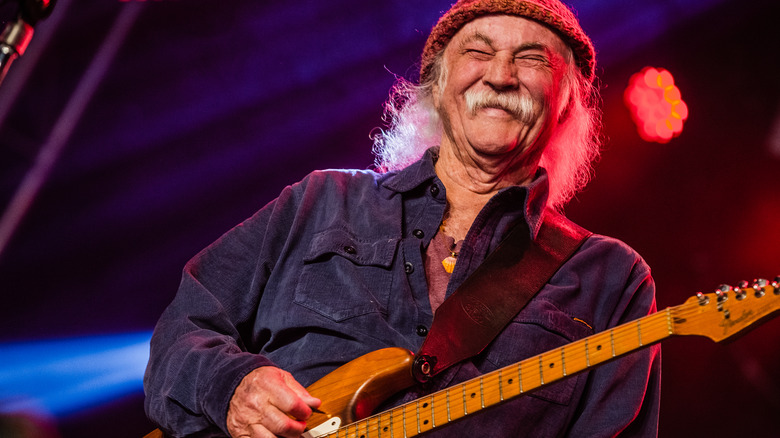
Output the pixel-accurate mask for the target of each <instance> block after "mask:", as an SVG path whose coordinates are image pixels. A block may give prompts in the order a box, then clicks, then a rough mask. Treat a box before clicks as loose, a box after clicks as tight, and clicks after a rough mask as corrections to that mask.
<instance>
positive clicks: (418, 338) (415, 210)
mask: <svg viewBox="0 0 780 438" xmlns="http://www.w3.org/2000/svg"><path fill="white" fill-rule="evenodd" d="M420 189H424V192H422V191H421V190H420ZM406 196H407V197H408V199H406V200H405V213H404V216H405V218H404V220H405V222H406V223H405V228H404V238H403V241H402V242H403V243H402V247H403V257H404V271H405V272H406V277H407V281H408V285H409V288H410V289H411V292H412V296H413V297H414V301H415V305H416V307H417V315H418V317H417V320H416V321H414V323H415V325H414V327H410V333H408V334H407V336H408V337H409V338H414V339H413V340H412V342H413V343H414V344H416V345H417V346H418V347H419V345H422V341H423V340H424V339H425V336H427V334H428V329H429V328H430V326H431V322H432V321H433V313H432V312H431V304H430V300H429V298H428V282H427V280H426V277H425V265H424V261H423V260H424V259H423V255H424V251H425V248H427V247H428V245H429V244H430V242H431V239H432V238H433V236H434V235H435V234H436V231H437V230H438V228H439V224H440V223H441V220H442V218H443V216H444V208H445V205H446V194H445V190H444V186H443V185H442V184H441V182H440V181H439V180H438V178H434V179H433V180H431V181H430V182H428V183H427V184H426V185H425V186H424V187H420V188H418V190H414V191H412V192H410V193H407V194H406Z"/></svg>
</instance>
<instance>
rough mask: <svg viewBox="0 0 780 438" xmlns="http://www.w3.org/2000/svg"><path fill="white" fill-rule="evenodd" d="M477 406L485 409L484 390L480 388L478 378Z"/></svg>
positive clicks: (480, 381) (480, 383)
mask: <svg viewBox="0 0 780 438" xmlns="http://www.w3.org/2000/svg"><path fill="white" fill-rule="evenodd" d="M479 405H480V406H481V407H482V409H485V389H484V388H483V387H482V377H480V378H479Z"/></svg>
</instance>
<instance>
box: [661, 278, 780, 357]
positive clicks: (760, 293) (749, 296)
mask: <svg viewBox="0 0 780 438" xmlns="http://www.w3.org/2000/svg"><path fill="white" fill-rule="evenodd" d="M670 310H671V314H672V318H673V319H672V321H673V326H674V334H677V335H699V336H706V337H708V338H710V339H712V340H713V341H715V342H719V341H722V340H724V339H728V338H730V337H732V336H734V335H736V334H738V333H740V332H742V331H743V330H746V329H748V328H749V327H750V326H752V325H754V324H756V323H758V322H759V321H761V320H763V319H765V318H768V317H769V316H770V315H772V314H773V313H775V312H776V311H778V310H780V276H778V277H775V279H774V281H772V282H769V281H767V280H765V279H761V278H759V279H756V280H753V282H751V283H748V282H746V281H743V282H741V283H740V284H739V285H738V286H737V287H732V286H729V285H725V284H724V285H721V286H720V287H719V288H718V289H717V290H716V291H715V292H714V293H709V294H703V293H701V292H699V293H698V294H696V296H693V297H691V298H689V299H688V300H687V301H686V302H685V303H684V304H682V305H680V306H676V307H673V308H671V309H670Z"/></svg>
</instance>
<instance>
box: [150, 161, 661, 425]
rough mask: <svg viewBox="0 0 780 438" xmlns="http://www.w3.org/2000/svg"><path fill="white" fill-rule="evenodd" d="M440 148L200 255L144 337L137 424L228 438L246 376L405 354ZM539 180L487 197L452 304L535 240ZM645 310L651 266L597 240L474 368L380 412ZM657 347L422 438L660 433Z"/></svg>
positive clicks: (345, 182) (345, 181) (353, 174)
mask: <svg viewBox="0 0 780 438" xmlns="http://www.w3.org/2000/svg"><path fill="white" fill-rule="evenodd" d="M435 157H436V150H430V151H428V153H426V155H425V156H424V157H423V158H422V159H421V160H420V161H418V162H417V163H415V164H413V165H411V166H410V167H408V168H406V169H404V170H402V171H400V172H397V173H385V174H377V173H374V172H371V171H357V170H349V171H345V170H329V171H318V172H314V173H312V174H310V175H309V176H307V177H306V178H305V179H304V180H303V181H301V182H299V183H297V184H294V185H292V186H290V187H287V188H286V189H284V191H283V192H282V193H281V195H280V196H279V198H277V199H276V200H274V201H273V202H271V203H270V204H268V205H266V206H265V207H264V208H262V209H261V210H260V211H259V212H258V213H256V214H255V215H254V216H252V217H251V218H249V219H248V220H246V221H245V222H243V223H242V224H240V225H238V226H236V227H235V228H234V229H232V230H231V231H229V232H228V233H226V234H225V235H224V236H222V237H221V238H220V239H219V240H218V241H216V242H215V243H214V244H212V245H211V246H209V247H208V248H206V249H205V250H203V251H202V252H200V253H199V254H198V255H197V256H196V257H195V258H193V259H192V260H191V261H190V262H189V263H188V264H187V265H186V267H185V269H184V273H183V278H182V282H181V286H180V289H179V291H178V293H177V295H176V297H175V299H174V300H173V302H172V303H171V304H170V306H169V307H168V308H167V309H166V310H165V312H164V313H163V315H162V317H161V318H160V321H159V322H158V324H157V327H156V328H155V332H154V335H153V337H152V343H151V357H150V360H149V365H148V367H147V371H146V375H145V378H144V386H145V391H146V402H145V404H146V411H147V415H148V416H149V417H150V418H151V419H152V420H153V421H155V422H156V423H158V424H159V425H160V426H161V427H162V428H163V429H165V430H167V431H168V432H170V433H172V435H174V436H184V435H197V436H224V435H225V432H224V431H226V416H227V409H228V404H229V401H230V398H231V396H232V394H233V391H234V390H235V388H236V386H237V385H238V384H239V382H240V381H241V379H242V378H243V377H244V376H245V375H246V374H247V373H249V372H250V371H251V370H253V369H254V368H256V367H260V366H264V365H274V366H278V367H281V368H283V369H285V370H287V371H289V372H291V373H292V374H293V375H294V376H295V378H296V379H297V380H298V381H299V382H301V384H303V385H304V386H308V385H310V384H311V383H313V382H314V381H316V380H317V379H319V378H321V377H322V376H324V375H325V374H327V373H328V372H330V371H332V370H334V369H335V368H336V367H338V366H340V365H342V364H344V363H346V362H347V361H349V360H351V359H354V358H356V357H358V356H361V355H364V354H366V353H369V352H371V351H374V350H377V349H380V348H384V347H403V348H406V349H409V350H411V351H417V350H418V349H419V347H420V345H421V344H422V341H423V339H424V337H423V336H424V335H425V333H426V329H427V328H428V327H430V324H431V321H432V319H433V315H432V312H431V306H430V302H429V300H428V290H427V284H426V279H425V269H424V265H423V252H424V250H425V248H426V247H427V245H428V243H429V242H430V240H431V238H432V237H433V236H434V234H435V233H436V231H437V229H438V227H439V224H440V223H441V220H442V217H443V215H444V209H445V205H446V201H445V200H446V193H445V189H444V186H443V185H442V183H441V181H440V180H439V179H438V178H437V176H436V173H435V171H434V160H435ZM546 197H547V177H546V174H545V172H544V171H543V170H541V171H540V172H539V174H538V176H537V178H536V179H535V180H534V181H533V182H532V183H531V184H529V185H527V186H517V187H510V188H507V189H504V190H502V191H501V192H499V193H498V194H496V195H495V196H494V197H493V198H492V199H491V200H490V201H489V202H488V203H487V205H485V207H484V208H483V210H482V211H481V212H480V214H479V215H478V216H477V218H476V220H475V222H474V224H473V225H472V227H471V229H470V230H469V232H468V235H467V236H466V239H465V241H464V243H463V246H462V249H461V252H460V254H459V257H458V263H457V265H456V267H455V270H454V272H453V273H452V278H451V280H450V283H449V285H448V288H447V295H449V294H451V293H452V292H453V291H454V290H455V289H456V288H457V287H458V286H459V285H460V284H461V283H462V282H463V280H464V279H465V278H466V277H467V276H468V275H469V274H470V273H471V272H473V271H474V269H475V268H476V267H477V266H478V265H479V264H480V263H482V261H483V260H484V259H485V257H486V256H487V254H488V253H489V252H490V251H492V250H493V249H495V248H496V246H497V245H498V243H499V242H500V241H501V239H502V238H503V237H504V235H505V234H506V233H507V231H508V230H509V229H510V227H511V226H512V225H513V224H514V223H516V221H518V220H524V221H526V222H527V223H528V225H529V236H528V237H529V238H534V237H535V235H536V233H537V231H538V229H539V225H540V222H541V217H542V214H543V211H544V205H545V203H546ZM654 311H655V296H654V284H653V281H652V278H651V276H650V270H649V268H648V266H647V265H646V263H645V262H644V261H643V260H642V258H641V257H640V256H639V255H638V254H637V253H636V252H634V251H633V250H632V249H631V248H629V247H628V246H626V245H625V244H623V243H622V242H619V241H617V240H615V239H612V238H608V237H605V236H600V235H594V236H592V237H591V238H589V239H588V240H587V241H586V242H585V244H584V245H583V246H582V247H581V248H580V249H579V250H578V251H577V252H576V253H575V254H574V256H573V257H572V258H571V259H570V260H569V261H567V262H566V263H565V264H564V265H563V266H562V267H561V269H560V270H559V271H558V272H557V273H556V274H555V275H554V277H553V278H552V279H551V280H550V282H549V283H548V284H547V285H546V286H545V287H544V288H543V289H542V290H541V291H540V292H539V293H538V294H537V295H536V297H535V298H534V299H532V300H531V301H530V302H529V304H528V305H527V306H526V308H525V309H523V310H522V311H521V312H520V313H519V314H518V315H517V316H516V317H515V318H514V320H513V321H512V322H511V323H510V324H509V326H508V327H507V328H506V329H505V330H504V331H503V332H502V333H501V334H500V335H499V336H498V337H497V338H496V339H495V340H494V341H493V342H492V343H491V344H490V345H489V346H488V348H486V349H485V350H484V351H483V352H482V353H480V354H479V355H478V356H477V357H475V358H473V359H472V360H470V361H467V362H464V363H461V364H458V365H456V366H454V367H452V368H451V369H449V370H447V371H446V372H444V373H442V374H441V375H440V376H437V378H436V379H435V380H434V381H433V382H432V383H431V384H430V385H429V386H427V387H426V388H424V389H423V388H411V389H409V390H408V391H405V392H403V393H401V394H399V395H398V396H396V397H394V398H393V399H392V401H391V404H393V403H394V404H397V403H401V402H405V401H409V400H412V399H414V398H417V397H419V396H421V395H423V394H424V393H427V392H431V391H434V390H438V389H441V388H443V387H446V386H450V385H453V384H455V383H457V382H459V381H463V380H466V379H470V378H473V377H475V376H478V375H480V374H483V373H486V372H489V371H493V370H496V369H498V368H500V367H504V366H507V365H510V364H512V363H515V362H518V361H520V360H522V359H524V358H527V357H530V356H533V355H537V354H540V353H542V352H545V351H547V350H550V349H553V348H556V347H560V346H562V345H565V344H567V343H570V342H572V341H574V340H577V339H580V338H583V337H585V336H588V335H591V334H593V333H595V332H600V331H603V330H605V329H608V328H610V327H613V326H616V325H618V324H621V323H623V322H627V321H630V320H633V319H636V318H639V317H642V316H644V315H647V314H648V313H651V312H654ZM659 396H660V348H659V347H650V348H648V349H645V350H642V351H640V352H637V353H634V354H631V355H629V356H626V357H624V358H621V359H618V360H616V361H613V362H611V363H608V364H606V365H604V366H601V367H599V368H596V369H594V370H591V371H589V372H585V373H582V374H579V375H576V376H574V377H570V378H567V379H565V380H563V381H561V382H558V383H554V384H551V385H549V386H546V387H543V388H541V389H540V390H538V391H536V392H534V393H532V394H530V395H526V396H523V397H520V398H517V399H515V400H512V401H510V402H507V403H504V404H501V405H499V406H498V407H495V408H491V409H489V410H487V411H485V412H482V413H480V414H476V415H473V416H471V417H468V418H466V419H463V420H459V421H458V422H456V423H454V424H452V425H448V426H447V427H444V428H442V429H439V430H434V431H432V432H431V433H429V436H432V437H434V436H484V435H485V434H486V433H487V434H488V435H490V436H500V437H508V436H533V437H557V436H572V437H590V436H594V437H596V436H599V437H601V436H615V435H621V434H622V435H623V436H656V434H657V432H656V431H657V422H658V409H659Z"/></svg>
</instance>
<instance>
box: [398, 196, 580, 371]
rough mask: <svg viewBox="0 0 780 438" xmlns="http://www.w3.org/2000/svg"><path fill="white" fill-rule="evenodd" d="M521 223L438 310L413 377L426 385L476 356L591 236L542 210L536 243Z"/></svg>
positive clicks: (414, 367) (526, 227) (415, 363)
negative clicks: (529, 237)
mask: <svg viewBox="0 0 780 438" xmlns="http://www.w3.org/2000/svg"><path fill="white" fill-rule="evenodd" d="M528 233H529V230H528V225H527V224H526V223H525V221H521V223H520V224H518V225H517V226H515V227H514V228H513V229H512V230H511V231H510V232H509V235H508V236H507V237H506V238H504V240H503V241H502V242H501V244H499V246H498V248H496V249H495V251H493V252H492V253H491V254H490V255H489V256H488V257H487V258H486V259H485V261H484V262H483V263H482V264H481V265H480V266H479V267H477V269H476V270H475V271H474V272H473V273H472V274H471V275H470V276H469V277H468V278H466V280H465V281H464V282H463V284H462V285H461V286H460V287H459V288H458V289H457V290H456V291H455V292H453V294H452V295H451V296H450V297H449V298H447V299H446V300H444V302H443V303H442V304H441V306H439V308H438V309H437V310H436V315H435V316H434V318H433V323H432V324H431V328H430V330H429V331H428V336H427V337H426V338H425V341H423V345H422V347H420V351H419V352H418V353H417V354H416V355H415V360H414V364H413V366H412V373H413V375H414V377H415V379H416V380H417V381H419V382H425V381H427V380H428V379H430V378H431V377H433V376H435V375H436V374H438V373H440V372H441V371H443V370H445V369H447V368H449V367H450V366H452V365H454V364H456V363H458V362H460V361H462V360H465V359H467V358H469V357H472V356H476V355H477V354H479V353H480V352H481V351H482V350H483V349H485V347H487V345H488V344H490V342H491V341H492V340H493V339H494V338H495V337H496V336H497V335H498V334H499V333H500V332H501V330H503V329H504V327H506V326H507V324H509V321H511V320H512V318H514V316H515V315H517V314H518V313H519V312H520V310H522V309H523V307H525V305H526V304H527V303H528V301H530V300H531V298H533V296H534V295H536V293H537V292H538V291H539V290H540V289H541V288H542V287H543V286H544V285H545V284H546V283H547V282H548V281H549V280H550V278H552V276H553V274H555V272H556V271H557V270H558V268H560V266H561V265H563V263H564V262H565V261H566V260H568V259H569V257H571V255H572V254H574V252H575V251H576V250H577V248H579V247H580V246H581V245H582V243H583V242H584V241H585V239H587V238H588V237H589V236H590V235H591V234H592V233H591V232H589V231H587V230H585V229H584V228H582V227H580V226H579V225H577V224H575V223H574V222H571V221H570V220H568V219H566V218H565V217H564V216H563V215H561V214H560V213H558V212H556V211H554V210H552V209H549V208H548V209H546V210H545V211H544V215H543V220H542V225H541V227H540V229H539V233H538V235H537V238H536V239H535V240H534V241H529V240H530V239H528Z"/></svg>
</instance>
